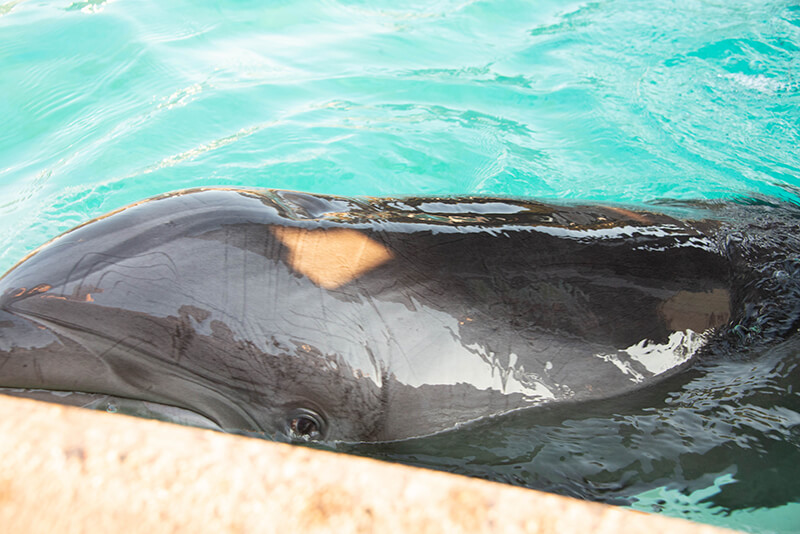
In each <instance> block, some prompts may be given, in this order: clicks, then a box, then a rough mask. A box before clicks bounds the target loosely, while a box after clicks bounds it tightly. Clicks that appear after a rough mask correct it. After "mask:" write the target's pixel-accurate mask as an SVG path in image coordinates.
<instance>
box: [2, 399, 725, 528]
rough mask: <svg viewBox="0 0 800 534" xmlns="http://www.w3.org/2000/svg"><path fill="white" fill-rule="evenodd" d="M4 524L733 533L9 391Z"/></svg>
mask: <svg viewBox="0 0 800 534" xmlns="http://www.w3.org/2000/svg"><path fill="white" fill-rule="evenodd" d="M0 525H2V530H4V531H5V532H60V533H72V532H114V531H119V532H134V533H135V532H143V533H147V534H157V533H162V532H192V533H196V532H279V531H280V532H298V531H303V532H384V533H391V532H409V533H413V534H422V533H426V532H536V533H541V534H546V533H556V532H559V533H563V532H592V533H599V534H604V533H608V534H612V533H613V534H617V533H619V532H648V533H649V534H656V533H662V532H663V533H667V532H669V533H676V534H689V533H697V534H700V533H704V534H712V533H720V532H730V531H725V530H722V529H718V528H715V527H711V526H706V525H700V524H695V523H691V522H688V521H683V520H680V519H670V518H666V517H662V516H657V515H651V514H645V513H641V512H635V511H630V510H625V509H621V508H616V507H612V506H607V505H601V504H597V503H589V502H584V501H579V500H576V499H570V498H567V497H560V496H557V495H551V494H548V493H542V492H537V491H533V490H526V489H521V488H515V487H511V486H506V485H503V484H497V483H493V482H486V481H482V480H477V479H471V478H466V477H461V476H457V475H450V474H446V473H439V472H435V471H429V470H425V469H417V468H412V467H407V466H402V465H397V464H390V463H385V462H379V461H376V460H371V459H367V458H359V457H353V456H346V455H341V454H334V453H329V452H323V451H316V450H312V449H308V448H304V447H295V446H291V445H285V444H280V443H272V442H267V441H262V440H256V439H248V438H243V437H238V436H232V435H226V434H221V433H217V432H212V431H207V430H200V429H195V428H187V427H180V426H176V425H171V424H167V423H160V422H157V421H148V420H143V419H137V418H133V417H126V416H122V415H111V414H106V413H102V412H91V411H88V410H81V409H78V408H71V407H67V406H58V405H52V404H45V403H39V402H36V401H31V400H24V399H16V398H11V397H5V396H0Z"/></svg>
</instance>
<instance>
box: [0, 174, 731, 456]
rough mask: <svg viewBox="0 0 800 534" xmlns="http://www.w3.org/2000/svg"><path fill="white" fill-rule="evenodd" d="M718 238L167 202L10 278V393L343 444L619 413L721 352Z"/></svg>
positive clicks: (657, 228)
mask: <svg viewBox="0 0 800 534" xmlns="http://www.w3.org/2000/svg"><path fill="white" fill-rule="evenodd" d="M715 236H716V225H715V223H712V222H707V221H706V222H686V221H681V220H677V219H674V218H671V217H668V216H666V215H660V214H653V213H644V212H632V211H627V210H624V209H620V208H613V207H602V206H594V207H585V206H556V205H546V204H540V203H535V202H529V201H521V200H509V199H487V198H455V199H448V198H427V199H426V198H386V199H371V198H356V199H351V198H342V197H334V196H323V195H312V194H306V193H298V192H288V191H277V190H246V189H221V188H218V189H213V188H212V189H195V190H189V191H183V192H178V193H173V194H168V195H164V196H161V197H157V198H154V199H151V200H147V201H144V202H140V203H138V204H134V205H132V206H129V207H127V208H124V209H121V210H118V211H116V212H113V213H111V214H109V215H106V216H104V217H101V218H98V219H95V220H93V221H90V222H88V223H86V224H84V225H82V226H79V227H78V228H76V229H74V230H72V231H70V232H67V233H65V234H63V235H62V236H60V237H58V238H56V239H54V240H52V241H51V242H49V243H48V244H46V245H44V246H42V247H40V248H39V249H38V250H36V251H34V252H33V253H31V254H30V255H29V256H28V257H27V258H25V259H24V260H23V261H21V262H20V263H19V264H17V265H16V266H15V267H14V268H12V269H11V270H10V271H9V272H8V273H6V274H5V275H4V277H3V278H2V279H0V388H2V390H0V391H3V392H5V393H10V394H15V395H22V396H30V397H37V398H45V397H47V398H49V400H52V401H56V402H68V403H73V404H81V405H87V406H91V405H93V406H95V407H97V406H98V405H100V404H102V403H103V402H106V403H107V404H108V405H109V409H110V407H111V406H114V407H119V406H121V407H123V408H125V406H128V407H129V408H127V409H126V410H127V411H130V412H137V410H138V411H139V412H140V413H150V414H151V415H152V414H155V415H157V416H160V417H162V418H165V419H169V420H175V421H178V422H188V423H189V424H197V425H199V426H210V427H213V428H219V429H222V430H226V431H230V432H244V433H250V432H256V433H259V434H264V435H266V436H269V437H273V438H276V439H312V440H331V441H333V440H341V441H386V440H397V439H404V438H410V437H416V436H423V435H428V434H432V433H435V432H440V431H443V430H447V429H451V428H454V427H457V426H459V425H460V424H463V423H466V422H469V421H474V420H477V419H481V418H486V417H490V416H495V415H500V414H503V413H506V412H510V411H513V410H518V409H522V408H527V407H534V406H541V405H545V404H548V403H552V402H582V401H589V400H592V399H599V398H606V397H611V396H616V395H621V394H624V393H626V392H629V391H631V390H634V389H637V388H643V387H647V385H648V384H650V383H652V382H654V381H656V380H660V379H662V378H663V377H667V376H669V375H671V374H674V373H676V372H678V371H679V370H680V369H682V368H683V367H685V366H686V365H688V363H687V362H690V360H692V358H693V357H697V356H698V354H701V353H702V351H703V350H704V345H706V344H708V343H711V342H713V338H714V336H715V335H718V332H719V331H721V330H725V328H724V327H723V326H724V325H726V324H728V323H729V320H730V316H731V311H732V306H733V305H734V304H733V302H735V299H733V298H732V296H731V289H730V286H731V282H730V279H731V274H730V266H729V261H728V260H727V258H726V256H725V254H724V253H723V252H722V251H721V245H719V244H718V241H719V240H718V239H717V238H716V237H715ZM721 327H722V328H721ZM109 399H112V400H109ZM93 403H94V404H93ZM137 406H138V407H139V408H136V407H137ZM122 411H125V410H122Z"/></svg>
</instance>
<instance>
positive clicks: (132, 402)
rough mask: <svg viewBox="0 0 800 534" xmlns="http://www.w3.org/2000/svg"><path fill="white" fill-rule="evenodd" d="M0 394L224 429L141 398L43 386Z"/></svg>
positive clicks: (190, 413)
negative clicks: (45, 387) (44, 387)
mask: <svg viewBox="0 0 800 534" xmlns="http://www.w3.org/2000/svg"><path fill="white" fill-rule="evenodd" d="M0 394H2V395H9V396H12V397H22V398H26V399H33V400H38V401H44V402H54V403H58V404H67V405H70V406H76V407H78V408H85V409H89V410H97V411H105V412H108V413H114V414H117V413H118V414H123V415H130V416H134V417H142V418H146V419H156V420H158V421H164V422H168V423H176V424H181V425H187V426H193V427H198V428H206V429H209V430H217V431H220V432H224V431H225V430H224V429H223V428H222V427H220V426H219V425H218V424H217V423H216V422H214V421H213V420H212V419H210V418H208V417H206V416H205V415H203V414H201V413H198V412H196V411H194V410H190V409H188V408H183V407H181V406H174V405H171V404H166V403H160V402H154V401H148V400H144V399H137V398H129V397H120V396H117V395H109V394H106V393H93V392H89V391H66V390H58V389H43V388H6V387H0Z"/></svg>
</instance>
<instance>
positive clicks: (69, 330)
mask: <svg viewBox="0 0 800 534" xmlns="http://www.w3.org/2000/svg"><path fill="white" fill-rule="evenodd" d="M6 311H8V312H9V313H13V314H14V315H17V316H19V317H23V318H25V319H28V320H30V321H33V322H35V323H37V324H39V325H41V326H42V327H44V328H48V329H50V330H51V331H52V332H54V333H56V334H58V335H60V336H64V337H65V338H68V339H70V340H72V341H73V342H75V343H77V344H78V345H80V346H81V347H83V349H84V350H85V351H86V352H87V354H91V355H92V356H93V357H95V358H97V360H98V361H100V362H101V364H103V365H104V366H105V367H106V368H107V369H108V370H109V372H111V373H112V374H113V375H114V376H116V377H117V378H119V380H120V382H121V383H122V384H124V385H126V386H132V387H133V389H134V390H135V391H152V389H150V388H147V387H136V386H135V385H133V384H132V383H131V382H129V381H128V380H126V378H125V376H124V375H123V374H122V373H119V372H118V371H117V370H116V369H115V366H114V364H112V363H109V362H108V361H107V360H106V359H105V358H104V357H103V356H104V354H106V353H108V352H110V351H112V350H114V349H116V348H118V347H120V348H122V349H123V350H128V351H132V352H133V353H135V354H136V355H137V356H139V357H141V358H144V359H146V361H147V362H148V363H149V364H150V365H152V366H154V367H155V368H156V370H158V371H161V372H162V373H163V375H164V376H170V375H172V376H179V378H180V379H181V380H183V381H185V382H188V383H190V384H192V385H195V386H197V388H198V390H199V391H202V392H203V393H204V395H205V397H206V398H212V399H213V400H215V401H216V402H217V404H219V405H222V406H225V407H226V408H227V409H228V410H230V411H233V412H234V413H235V414H236V416H238V417H239V418H241V419H242V420H243V421H244V422H245V424H246V425H247V426H248V427H249V428H241V430H243V431H247V432H256V433H262V432H265V430H264V429H263V428H262V427H261V425H259V424H258V423H257V421H256V420H255V419H254V418H253V417H252V416H251V415H250V414H249V413H248V412H247V411H245V410H243V409H242V407H241V406H240V404H239V403H237V402H234V401H233V400H231V399H230V398H228V396H227V395H226V394H225V393H223V392H222V391H221V389H222V388H219V387H214V386H215V385H217V381H214V380H211V379H209V378H207V377H204V376H202V375H199V374H198V373H196V372H194V371H192V370H191V369H188V368H186V367H179V366H174V365H167V364H165V362H164V360H163V359H162V358H160V357H159V356H158V355H156V354H153V353H151V352H150V351H147V350H144V349H143V347H142V346H141V343H137V344H131V343H128V342H126V339H125V338H123V339H120V340H117V339H114V338H112V337H111V336H108V335H105V334H103V333H102V332H98V331H96V330H94V329H91V328H86V327H84V326H78V325H75V324H72V323H71V322H69V321H67V320H57V319H52V318H50V317H45V316H43V315H41V314H38V313H36V312H28V311H21V310H15V309H13V308H12V307H7V308H6ZM73 331H74V332H80V333H81V334H83V335H85V336H94V337H96V338H99V339H102V340H104V341H106V342H108V343H109V344H110V345H111V346H110V348H109V349H107V350H105V351H103V352H101V353H98V352H97V351H95V350H92V349H91V348H90V347H89V346H87V343H85V342H84V340H83V339H81V337H80V336H76V335H75V334H74V332H73ZM151 370H152V369H151ZM176 370H177V371H180V373H175V371H176ZM219 385H223V386H224V385H225V384H224V383H222V382H219ZM3 389H8V388H3V387H2V386H0V390H3ZM93 389H94V388H93ZM31 390H32V391H35V389H33V388H31ZM40 391H49V392H53V391H61V392H63V393H79V394H84V395H107V396H109V397H113V398H118V399H128V400H131V401H137V402H141V403H151V404H153V405H160V406H168V407H171V408H174V409H176V410H185V411H186V412H189V413H193V414H195V415H196V416H197V417H200V418H203V419H205V420H207V421H209V422H211V424H212V425H213V426H214V427H215V428H219V429H226V430H225V431H229V430H228V427H229V425H225V424H223V423H222V422H221V421H219V420H217V419H218V418H216V417H212V416H211V415H208V414H205V413H203V412H202V411H199V410H197V409H196V408H194V407H192V406H188V405H187V403H185V402H181V399H175V398H170V397H169V396H165V395H158V397H160V398H159V400H147V399H144V398H137V397H134V396H130V397H128V396H125V395H120V394H119V392H110V391H77V390H72V389H68V390H67V389H40ZM164 399H168V400H167V402H162V400H164ZM170 401H173V402H170ZM174 401H177V402H174ZM156 419H158V418H157V417H156ZM192 426H194V425H192Z"/></svg>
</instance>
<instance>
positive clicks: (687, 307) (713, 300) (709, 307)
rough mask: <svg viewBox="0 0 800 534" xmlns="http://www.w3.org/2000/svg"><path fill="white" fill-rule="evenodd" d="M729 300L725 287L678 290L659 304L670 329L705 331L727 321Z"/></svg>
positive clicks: (729, 296)
mask: <svg viewBox="0 0 800 534" xmlns="http://www.w3.org/2000/svg"><path fill="white" fill-rule="evenodd" d="M730 301H731V295H730V292H729V291H728V290H727V289H714V290H712V291H707V292H693V291H678V292H677V293H675V295H673V296H672V297H670V298H669V300H667V301H665V302H664V303H663V304H662V305H661V309H660V312H661V315H662V316H663V317H664V320H665V322H666V325H667V328H669V329H670V330H677V331H680V330H693V331H695V332H705V331H706V330H708V329H709V328H716V327H718V326H722V325H723V324H725V323H727V322H728V320H729V319H730V316H731V311H730V307H731V304H730Z"/></svg>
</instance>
